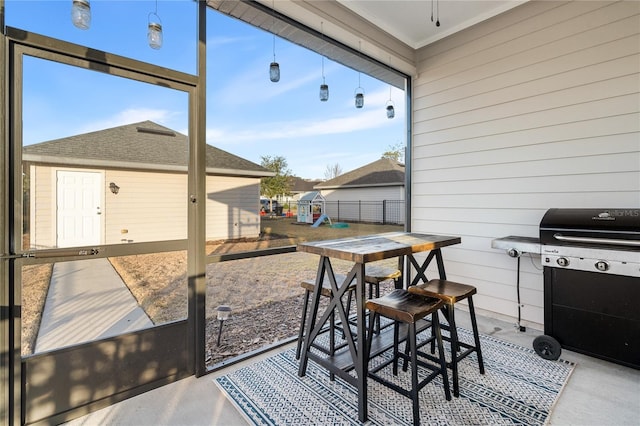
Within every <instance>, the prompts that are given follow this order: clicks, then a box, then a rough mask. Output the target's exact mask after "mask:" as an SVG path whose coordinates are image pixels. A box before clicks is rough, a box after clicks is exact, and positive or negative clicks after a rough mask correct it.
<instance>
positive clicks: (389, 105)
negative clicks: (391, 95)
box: [387, 100, 396, 119]
mask: <svg viewBox="0 0 640 426" xmlns="http://www.w3.org/2000/svg"><path fill="white" fill-rule="evenodd" d="M395 116H396V111H395V109H394V108H393V101H392V100H389V101H388V102H387V118H388V119H392V118H393V117H395Z"/></svg>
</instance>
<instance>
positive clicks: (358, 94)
mask: <svg viewBox="0 0 640 426" xmlns="http://www.w3.org/2000/svg"><path fill="white" fill-rule="evenodd" d="M358 50H360V52H362V44H361V42H360V41H358ZM355 104H356V108H362V107H363V106H364V89H363V88H362V87H361V86H360V72H359V71H358V87H356V91H355Z"/></svg>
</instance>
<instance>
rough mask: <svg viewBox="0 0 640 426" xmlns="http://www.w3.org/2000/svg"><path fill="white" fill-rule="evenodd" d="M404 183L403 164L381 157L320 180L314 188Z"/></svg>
mask: <svg viewBox="0 0 640 426" xmlns="http://www.w3.org/2000/svg"><path fill="white" fill-rule="evenodd" d="M390 185H404V164H402V163H399V162H397V161H395V160H391V159H389V158H381V159H379V160H377V161H374V162H373V163H369V164H367V165H365V166H362V167H360V168H358V169H355V170H352V171H350V172H347V173H344V174H342V175H340V176H338V177H335V178H333V179H331V180H328V181H325V182H322V183H320V184H318V185H316V186H314V188H316V189H329V188H349V187H366V186H390Z"/></svg>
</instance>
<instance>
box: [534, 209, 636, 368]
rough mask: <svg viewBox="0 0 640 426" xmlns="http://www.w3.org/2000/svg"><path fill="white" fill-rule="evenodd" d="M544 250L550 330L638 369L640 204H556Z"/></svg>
mask: <svg viewBox="0 0 640 426" xmlns="http://www.w3.org/2000/svg"><path fill="white" fill-rule="evenodd" d="M540 255H541V262H542V265H543V266H544V331H545V334H546V335H548V336H552V337H553V338H555V339H556V340H557V342H559V343H560V345H561V346H562V347H563V348H566V349H569V350H572V351H576V352H580V353H584V354H587V355H591V356H594V357H598V358H602V359H606V360H609V361H612V362H616V363H619V364H622V365H626V366H630V367H633V368H638V369H640V209H550V210H548V211H547V212H546V214H545V215H544V217H543V218H542V221H541V222H540Z"/></svg>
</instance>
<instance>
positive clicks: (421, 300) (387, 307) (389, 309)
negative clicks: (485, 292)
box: [365, 289, 451, 425]
mask: <svg viewBox="0 0 640 426" xmlns="http://www.w3.org/2000/svg"><path fill="white" fill-rule="evenodd" d="M443 305H444V302H443V301H442V300H440V299H437V298H427V297H422V296H418V295H415V294H412V293H409V292H408V291H407V290H403V289H396V290H393V291H392V292H391V293H389V294H387V295H385V296H383V297H380V298H377V299H371V300H367V302H366V304H365V307H366V308H367V309H369V311H371V312H372V313H373V318H372V320H371V321H369V327H368V333H367V346H366V347H367V364H366V367H367V370H368V371H369V373H368V376H369V377H371V378H372V379H374V380H375V381H377V382H379V383H381V384H383V385H384V386H387V387H388V388H390V389H393V390H394V391H396V392H398V393H400V394H401V395H404V396H406V397H408V398H411V400H412V402H413V424H414V425H419V424H420V403H419V400H418V396H419V393H420V389H422V388H423V387H424V386H426V385H427V384H428V383H429V382H431V381H432V380H433V379H434V378H435V377H437V376H439V375H441V376H442V383H443V385H444V394H445V398H446V399H447V401H450V400H451V391H450V389H449V379H448V377H447V363H446V360H445V357H444V348H443V344H442V335H441V333H440V321H439V320H438V310H439V309H440V308H442V307H443ZM381 315H382V316H384V317H387V318H390V319H392V320H394V328H393V358H392V359H389V360H387V361H385V362H383V363H382V364H380V365H378V366H376V367H375V368H372V369H371V370H369V362H370V360H371V345H372V340H373V334H374V333H373V328H374V323H375V321H374V319H376V318H377V317H379V316H381ZM427 315H431V324H430V327H431V328H432V331H433V333H432V337H430V338H429V339H427V340H426V341H425V342H421V343H420V345H418V344H417V342H416V334H417V332H418V328H417V327H416V323H417V322H418V321H419V320H421V319H423V318H425V317H426V316H427ZM400 323H404V324H406V325H407V334H406V340H407V343H406V345H408V354H407V353H406V352H405V353H402V352H400V351H399V350H398V346H399V343H400ZM421 329H422V328H421ZM434 338H435V342H436V343H437V345H438V353H439V358H438V361H439V364H430V363H427V362H425V361H424V360H422V359H418V348H419V347H420V346H422V345H424V344H426V343H428V342H430V341H431V342H433V341H434ZM399 358H402V359H404V360H405V366H404V368H403V370H405V371H406V361H409V362H410V363H411V389H410V390H407V389H404V388H402V387H400V386H398V385H397V384H395V383H392V382H390V381H388V380H386V379H385V378H384V377H382V376H380V375H378V374H377V373H378V372H379V371H380V370H382V369H383V368H385V367H386V366H388V365H389V364H391V363H393V375H394V376H397V375H398V359H399ZM427 358H428V359H430V360H433V357H427ZM419 366H420V367H423V368H426V369H428V370H430V371H431V373H430V374H428V375H427V376H426V377H425V378H424V379H423V380H422V381H420V382H418V367H419Z"/></svg>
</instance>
